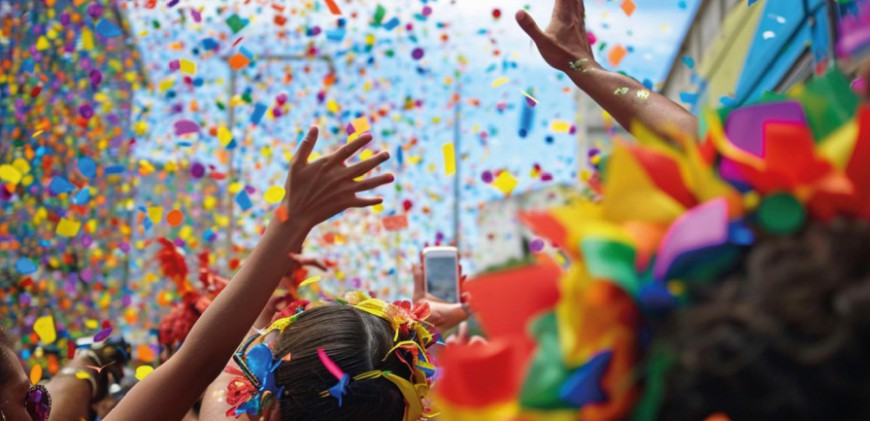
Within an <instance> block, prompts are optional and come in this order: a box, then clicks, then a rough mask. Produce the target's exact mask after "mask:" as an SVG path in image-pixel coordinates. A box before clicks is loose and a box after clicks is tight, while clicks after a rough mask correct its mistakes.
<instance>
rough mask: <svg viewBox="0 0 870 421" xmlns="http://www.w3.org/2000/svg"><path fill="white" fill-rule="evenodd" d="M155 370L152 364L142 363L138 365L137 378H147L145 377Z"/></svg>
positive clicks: (140, 379)
mask: <svg viewBox="0 0 870 421" xmlns="http://www.w3.org/2000/svg"><path fill="white" fill-rule="evenodd" d="M153 372H154V367H152V366H150V365H140V366H139V367H136V380H139V381H140V382H141V381H142V380H145V377H148V375H149V374H151V373H153Z"/></svg>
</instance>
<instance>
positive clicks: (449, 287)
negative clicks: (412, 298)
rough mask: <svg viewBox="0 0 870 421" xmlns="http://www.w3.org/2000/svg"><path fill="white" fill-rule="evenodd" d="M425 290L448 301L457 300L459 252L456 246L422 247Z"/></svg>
mask: <svg viewBox="0 0 870 421" xmlns="http://www.w3.org/2000/svg"><path fill="white" fill-rule="evenodd" d="M423 265H424V271H425V272H424V276H425V279H426V292H427V293H429V294H431V295H432V296H434V297H435V298H440V299H442V300H444V301H446V302H448V303H458V302H459V252H458V251H457V250H456V247H426V248H425V249H423Z"/></svg>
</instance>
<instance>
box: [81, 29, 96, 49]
mask: <svg viewBox="0 0 870 421" xmlns="http://www.w3.org/2000/svg"><path fill="white" fill-rule="evenodd" d="M93 49H94V34H93V33H92V32H91V30H90V29H88V28H87V27H84V28H82V50H85V51H90V50H93Z"/></svg>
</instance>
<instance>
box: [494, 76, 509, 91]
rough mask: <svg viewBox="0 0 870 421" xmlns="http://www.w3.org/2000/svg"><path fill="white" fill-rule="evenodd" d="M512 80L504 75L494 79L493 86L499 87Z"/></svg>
mask: <svg viewBox="0 0 870 421" xmlns="http://www.w3.org/2000/svg"><path fill="white" fill-rule="evenodd" d="M510 81H511V80H510V79H509V78H507V77H504V76H502V77H500V78H498V79H496V80H494V81H492V87H493V88H498V87H499V86H501V85H504V84H505V83H508V82H510Z"/></svg>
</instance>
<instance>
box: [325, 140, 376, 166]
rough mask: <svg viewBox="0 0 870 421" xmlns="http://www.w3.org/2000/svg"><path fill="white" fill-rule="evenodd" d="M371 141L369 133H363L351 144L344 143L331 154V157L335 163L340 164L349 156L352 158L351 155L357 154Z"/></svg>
mask: <svg viewBox="0 0 870 421" xmlns="http://www.w3.org/2000/svg"><path fill="white" fill-rule="evenodd" d="M371 141H372V135H371V133H364V134H362V135H360V136H359V137H358V138H356V139H354V140H353V141H352V142H349V143H346V144H344V145H343V146H342V147H340V148H338V150H337V151H335V152H333V153H332V155H331V156H332V158H333V159H335V160H336V161H337V162H339V163H342V162H344V161H346V160H347V159H348V158H350V157H351V156H353V154H355V153H357V152H358V151H359V150H360V149H362V147H363V146H365V145H367V144H368V143H369V142H371Z"/></svg>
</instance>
